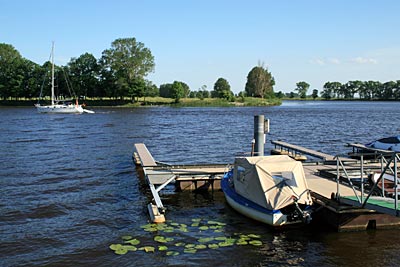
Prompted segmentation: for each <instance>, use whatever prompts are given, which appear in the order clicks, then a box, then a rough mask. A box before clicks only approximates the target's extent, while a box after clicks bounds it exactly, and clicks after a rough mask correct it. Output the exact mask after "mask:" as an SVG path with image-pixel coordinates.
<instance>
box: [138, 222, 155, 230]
mask: <svg viewBox="0 0 400 267" xmlns="http://www.w3.org/2000/svg"><path fill="white" fill-rule="evenodd" d="M156 227H157V224H155V223H149V224H145V225H141V226H140V228H143V229H145V228H156Z"/></svg>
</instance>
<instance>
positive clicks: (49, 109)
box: [35, 42, 94, 114]
mask: <svg viewBox="0 0 400 267" xmlns="http://www.w3.org/2000/svg"><path fill="white" fill-rule="evenodd" d="M42 89H43V88H42ZM35 107H36V109H37V111H38V112H39V113H71V114H81V113H83V112H86V113H94V111H91V110H87V109H84V108H83V107H82V105H80V104H79V103H78V99H77V98H76V100H75V103H73V102H71V101H69V102H66V101H61V100H57V99H56V97H55V94H54V42H53V45H52V48H51V104H50V105H41V104H40V103H37V104H35Z"/></svg>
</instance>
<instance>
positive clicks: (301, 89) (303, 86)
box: [295, 81, 310, 99]
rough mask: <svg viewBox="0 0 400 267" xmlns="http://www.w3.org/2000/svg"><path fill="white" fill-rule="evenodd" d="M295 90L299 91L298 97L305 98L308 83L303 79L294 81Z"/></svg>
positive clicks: (308, 86)
mask: <svg viewBox="0 0 400 267" xmlns="http://www.w3.org/2000/svg"><path fill="white" fill-rule="evenodd" d="M296 86H297V87H296V89H295V90H296V91H297V92H298V93H299V96H300V98H303V99H305V98H306V97H307V91H308V88H310V85H309V84H308V83H306V82H304V81H302V82H298V83H296Z"/></svg>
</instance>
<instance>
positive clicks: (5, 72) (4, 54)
mask: <svg viewBox="0 0 400 267" xmlns="http://www.w3.org/2000/svg"><path fill="white" fill-rule="evenodd" d="M22 66H23V58H22V56H21V54H20V53H19V52H18V51H17V50H16V49H15V48H14V47H13V46H12V45H9V44H5V43H0V95H1V97H2V98H3V99H4V100H5V99H7V98H8V97H14V98H15V99H17V98H18V96H19V95H20V94H21V92H20V91H21V86H22V83H23V80H24V73H23V72H22Z"/></svg>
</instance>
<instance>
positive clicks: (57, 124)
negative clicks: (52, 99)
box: [0, 102, 400, 266]
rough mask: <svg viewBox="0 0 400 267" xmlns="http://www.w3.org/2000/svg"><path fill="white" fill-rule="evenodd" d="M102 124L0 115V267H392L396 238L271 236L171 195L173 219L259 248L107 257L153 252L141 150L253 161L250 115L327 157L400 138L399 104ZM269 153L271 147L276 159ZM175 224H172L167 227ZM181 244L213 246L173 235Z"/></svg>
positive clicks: (178, 113)
mask: <svg viewBox="0 0 400 267" xmlns="http://www.w3.org/2000/svg"><path fill="white" fill-rule="evenodd" d="M95 111H96V114H83V115H45V114H37V113H36V111H35V110H34V108H0V151H1V152H0V153H1V154H0V155H1V157H0V163H1V165H0V167H1V168H0V242H1V243H0V265H1V266H161V265H163V266H216V265H221V266H281V265H287V266H318V265H319V266H367V265H375V266H397V265H398V262H400V231H397V230H390V231H368V232H357V233H340V234H339V233H335V232H332V231H330V230H329V229H314V228H315V227H310V228H304V229H292V230H285V231H273V230H271V229H270V228H268V227H266V226H264V225H261V224H258V223H256V222H253V221H251V220H248V219H246V218H244V217H241V216H240V215H238V214H237V213H235V212H234V211H232V210H231V208H230V207H229V206H227V204H226V203H225V200H224V197H223V194H222V193H221V192H215V193H214V194H208V195H196V194H193V193H187V192H186V193H179V194H177V193H173V192H172V191H171V190H166V191H165V192H164V194H163V202H164V204H165V206H166V207H167V208H168V211H167V218H168V219H170V220H173V222H174V223H177V224H187V225H190V224H191V223H192V222H193V219H201V220H202V221H203V222H206V221H207V220H215V221H218V222H221V223H226V226H225V227H224V228H223V235H224V236H230V237H235V236H237V235H238V233H242V234H258V235H260V240H261V241H262V243H263V245H262V246H261V247H255V246H230V247H223V248H219V249H215V250H213V249H204V250H199V251H198V252H197V253H195V254H187V253H181V254H180V255H178V256H166V255H165V253H162V252H160V251H157V252H155V253H145V252H144V251H136V252H129V253H127V254H125V255H116V254H114V252H113V251H111V250H110V249H109V245H110V244H113V243H121V242H122V241H121V240H122V239H121V237H122V236H124V235H131V236H133V237H136V238H137V239H139V240H140V241H141V242H142V243H141V244H142V245H146V244H148V245H157V244H155V242H154V240H153V238H154V236H155V235H157V233H154V232H145V231H143V229H142V228H141V227H140V226H142V225H145V224H147V223H148V216H147V211H146V208H145V205H146V204H147V203H148V202H149V193H148V191H147V190H146V187H145V186H144V185H143V183H142V182H140V181H139V179H138V178H137V176H136V172H135V167H134V165H133V163H132V159H131V155H132V152H133V151H134V149H133V144H134V143H138V142H144V143H146V144H147V146H148V148H149V150H150V151H151V152H152V154H153V155H154V156H155V158H156V159H157V160H159V161H163V162H168V163H210V162H215V163H230V162H233V159H234V156H235V155H236V154H238V153H241V152H248V151H250V148H251V140H252V135H253V116H254V115H258V114H264V115H265V116H266V118H270V119H271V134H270V135H269V136H268V139H269V140H271V139H274V140H276V139H282V140H284V141H287V142H290V143H294V144H298V145H302V146H305V147H308V148H312V149H316V150H321V151H324V152H326V153H330V154H339V153H345V152H347V151H348V150H347V148H346V147H345V146H344V145H345V144H346V143H347V142H362V143H365V142H369V141H373V140H375V139H378V138H381V137H386V136H391V135H395V134H396V135H397V134H399V133H400V118H399V114H400V103H398V102H373V103H362V102H328V103H326V102H304V103H302V102H285V103H284V104H283V105H282V106H280V107H269V108H266V107H257V108H243V107H241V108H179V109H178V108H160V107H158V108H138V109H111V108H101V109H100V108H99V109H95ZM269 148H270V146H268V147H267V148H266V150H269ZM170 223H171V221H170ZM170 235H172V236H173V238H174V239H175V241H176V242H178V241H186V242H189V241H191V242H194V241H195V240H196V239H198V238H200V237H205V236H210V235H215V234H213V233H210V232H207V231H202V232H199V231H198V230H196V229H189V231H187V232H174V233H171V234H170Z"/></svg>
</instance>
